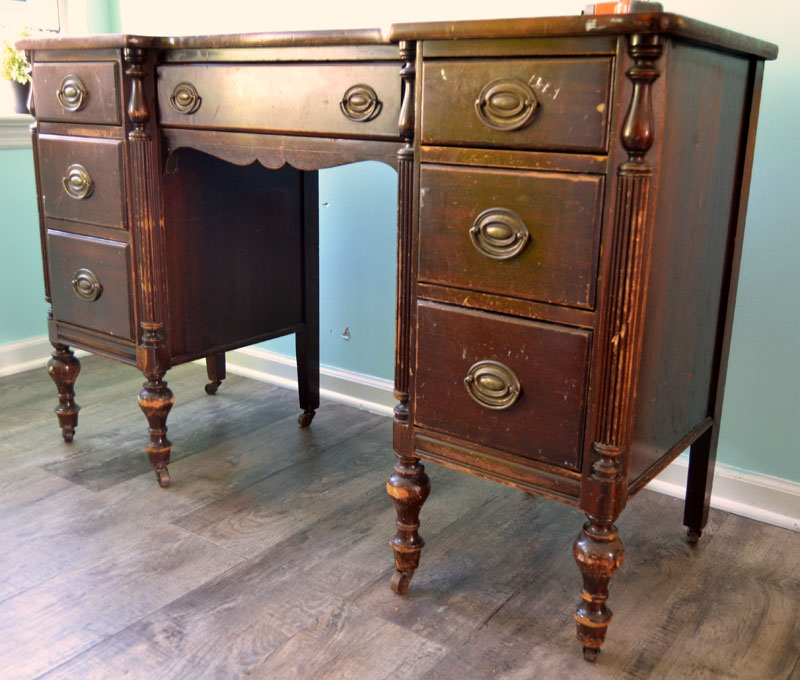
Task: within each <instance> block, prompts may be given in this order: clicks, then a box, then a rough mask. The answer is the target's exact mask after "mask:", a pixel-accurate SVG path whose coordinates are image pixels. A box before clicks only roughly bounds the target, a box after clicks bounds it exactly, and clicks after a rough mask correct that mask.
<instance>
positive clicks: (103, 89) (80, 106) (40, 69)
mask: <svg viewBox="0 0 800 680" xmlns="http://www.w3.org/2000/svg"><path fill="white" fill-rule="evenodd" d="M33 92H34V99H35V102H36V117H37V118H38V119H39V120H55V121H69V122H73V123H101V124H106V125H120V124H121V122H122V121H121V119H120V111H119V95H118V92H119V87H118V82H117V65H116V64H115V63H113V62H100V63H92V62H69V63H63V64H61V63H39V64H34V65H33Z"/></svg>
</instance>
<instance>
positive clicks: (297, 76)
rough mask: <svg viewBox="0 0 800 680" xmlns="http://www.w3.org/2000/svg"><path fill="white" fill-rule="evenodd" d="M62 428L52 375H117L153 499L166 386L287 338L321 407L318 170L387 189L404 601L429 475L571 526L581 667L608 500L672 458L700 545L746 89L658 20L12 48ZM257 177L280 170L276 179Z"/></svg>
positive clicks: (737, 58)
mask: <svg viewBox="0 0 800 680" xmlns="http://www.w3.org/2000/svg"><path fill="white" fill-rule="evenodd" d="M20 45H21V47H22V48H24V49H25V50H27V51H28V54H29V57H30V60H31V62H32V64H33V81H34V87H33V93H34V94H33V97H32V106H31V110H32V112H33V113H34V115H35V117H36V123H35V125H34V126H33V149H34V153H35V155H36V168H37V182H38V192H39V211H40V216H41V234H42V250H43V253H44V263H45V277H46V289H47V298H48V300H50V301H51V302H52V312H51V315H50V326H49V327H50V337H51V340H52V342H53V344H54V346H55V352H54V354H53V358H52V360H51V362H50V364H49V370H50V374H51V375H52V377H53V379H54V380H55V382H56V385H57V387H58V393H59V406H58V408H57V413H58V418H59V421H60V425H61V428H62V430H63V432H64V437H65V439H67V440H68V441H69V440H70V439H71V438H72V435H73V432H74V428H75V426H76V423H77V413H78V407H77V406H76V404H75V401H74V392H73V383H74V382H75V378H76V377H77V374H78V370H79V365H78V361H77V359H75V358H74V356H73V354H72V351H71V350H70V346H75V347H81V348H84V349H88V350H90V351H93V352H98V353H100V354H104V355H107V356H109V357H112V358H115V359H118V360H121V361H124V362H127V363H129V364H133V365H136V366H137V367H138V369H139V370H140V371H141V372H142V373H143V374H144V375H145V376H146V382H145V384H144V389H143V391H142V392H141V394H140V396H139V403H140V405H141V407H142V410H143V411H144V412H145V415H146V416H147V419H148V421H149V425H150V442H149V444H148V446H147V451H148V453H149V454H150V459H151V461H152V463H153V466H154V468H155V469H156V472H157V474H158V476H159V480H160V481H161V483H162V485H166V484H168V483H169V476H168V472H167V463H168V461H169V454H170V449H171V444H170V442H169V441H168V440H167V437H166V431H167V426H166V420H167V414H168V412H169V410H170V407H171V405H172V393H171V392H170V390H169V389H168V387H167V384H166V382H164V376H165V374H166V372H167V370H168V369H169V368H170V366H173V365H175V364H178V363H180V362H183V361H188V360H192V359H197V358H201V357H209V376H210V379H211V383H210V384H209V388H208V389H209V391H213V390H215V389H216V387H217V385H218V384H219V381H220V380H221V379H222V377H223V375H224V359H223V354H222V353H223V352H224V351H225V350H228V349H232V348H234V347H237V346H241V345H246V344H249V343H252V342H256V341H259V340H262V339H264V338H268V337H275V336H277V335H281V334H285V333H292V332H294V333H297V348H298V366H299V370H298V373H299V378H300V403H301V407H302V408H303V411H304V414H303V416H301V421H302V424H306V425H307V424H308V422H310V418H311V416H313V411H314V409H315V408H316V407H317V405H318V339H317V336H318V322H317V316H318V313H317V306H318V302H317V286H318V284H317V217H318V216H317V183H316V171H317V170H318V169H320V168H325V167H329V166H334V165H339V164H343V163H350V162H353V161H358V160H365V159H374V160H378V161H383V162H385V163H388V164H389V165H391V166H393V167H395V168H396V169H397V172H398V178H399V195H398V275H397V336H396V371H395V393H396V396H397V399H398V401H399V404H398V406H397V407H396V409H395V417H394V449H395V454H396V456H397V463H396V465H395V467H394V472H393V473H392V475H391V477H390V478H389V481H388V485H387V488H388V492H389V495H390V496H391V498H392V500H393V502H394V505H395V507H396V510H397V533H396V536H395V537H394V539H393V540H392V542H391V544H392V547H393V548H394V552H395V561H396V567H397V571H396V574H395V576H394V578H393V580H392V587H393V588H394V590H395V591H396V592H398V593H401V594H402V593H405V592H406V589H407V588H408V585H409V581H410V580H411V578H412V575H413V573H414V571H415V569H416V568H417V566H418V563H419V558H420V552H421V550H422V547H423V540H422V538H421V537H420V535H419V533H418V528H419V513H420V508H421V506H422V504H423V503H424V501H425V499H426V497H427V496H428V493H429V490H430V483H429V481H428V477H427V476H426V474H425V472H424V469H423V466H422V464H421V463H420V460H421V459H424V460H431V461H435V462H438V463H442V464H444V465H447V466H450V467H453V468H456V469H458V470H463V471H466V472H470V473H472V474H476V475H480V476H483V477H487V478H489V479H493V480H496V481H499V482H502V483H504V484H509V485H512V486H515V487H518V488H520V489H523V490H525V491H529V492H532V493H536V494H540V495H543V496H546V497H548V498H552V499H555V500H558V501H560V502H563V503H569V504H572V505H577V506H579V507H580V508H581V509H582V510H583V511H584V512H585V513H586V515H587V518H588V520H587V522H586V524H585V525H584V527H583V530H582V531H581V532H580V534H579V536H578V538H577V539H576V541H575V544H574V555H575V560H576V562H577V564H578V567H579V568H580V571H581V573H582V575H583V582H584V587H583V591H582V593H581V599H580V603H579V605H578V607H577V610H576V613H575V618H576V620H577V625H578V638H579V640H580V641H581V643H582V644H583V647H584V654H585V656H586V658H588V659H594V658H595V656H596V655H597V652H598V651H599V649H600V646H601V644H602V642H603V639H604V636H605V632H606V628H607V626H608V623H609V621H610V619H611V612H610V610H609V608H608V607H607V606H606V599H607V597H608V584H609V581H610V579H611V577H612V576H613V574H614V572H615V571H616V570H617V568H618V567H619V565H620V563H621V561H622V557H623V547H622V543H621V541H620V539H619V537H618V534H617V530H616V527H615V526H614V521H615V519H616V518H617V517H618V516H619V514H620V512H621V511H622V509H623V508H624V506H625V503H626V501H627V500H628V498H630V497H631V496H632V495H633V494H635V493H636V492H637V491H639V490H640V489H642V487H643V486H644V485H645V484H646V483H647V482H648V481H649V480H650V479H652V478H653V477H654V476H655V475H656V474H658V472H659V471H660V470H662V469H663V468H664V467H665V466H666V465H667V464H668V463H669V462H670V461H672V460H673V459H674V458H675V457H676V456H677V455H678V454H679V453H680V452H681V451H683V450H684V449H686V448H687V447H689V446H691V462H690V468H689V482H688V488H687V495H686V507H685V514H684V523H685V524H686V526H687V527H688V530H689V536H690V540H693V541H694V540H697V539H698V538H699V536H700V532H701V531H702V529H703V527H704V525H705V522H706V517H707V512H708V499H709V494H710V489H711V481H712V473H713V468H714V457H715V449H716V443H717V436H718V432H719V417H720V411H721V407H722V394H723V386H724V384H725V368H726V362H727V355H728V345H729V340H730V333H731V325H732V313H733V307H734V298H735V294H736V280H737V271H738V265H739V258H740V251H741V243H742V233H743V228H744V218H745V212H746V210H745V208H746V203H747V192H748V182H749V176H750V168H751V163H752V158H753V146H754V140H755V130H756V121H757V117H758V102H759V94H760V87H761V78H762V72H763V64H764V60H765V59H773V58H775V56H776V55H777V48H776V47H775V46H774V45H771V44H768V43H764V42H760V41H757V40H753V39H750V38H746V37H744V36H741V35H738V34H734V33H731V32H728V31H725V30H721V29H718V28H715V27H713V26H709V25H706V24H702V23H699V22H696V21H693V20H689V19H685V18H682V17H678V16H675V15H670V14H661V13H643V14H635V15H629V16H622V17H619V16H617V17H614V16H612V17H585V18H580V17H565V18H553V19H530V20H501V21H474V22H458V23H431V24H406V25H395V26H393V27H392V29H391V31H390V32H389V34H388V35H384V34H382V33H381V32H379V31H372V30H366V31H343V32H339V31H337V32H317V33H286V34H258V35H231V36H203V37H188V38H175V39H172V38H169V39H167V38H152V37H138V36H130V35H109V36H96V37H91V38H85V39H81V38H63V39H26V40H24V41H22V42H21V43H20ZM268 169H271V170H268Z"/></svg>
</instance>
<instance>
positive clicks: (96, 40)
mask: <svg viewBox="0 0 800 680" xmlns="http://www.w3.org/2000/svg"><path fill="white" fill-rule="evenodd" d="M632 33H660V34H663V35H672V36H675V37H678V38H681V39H684V40H689V41H691V42H697V43H702V44H706V45H711V46H714V47H717V48H721V49H725V50H729V51H734V52H741V53H745V54H751V55H753V56H756V57H760V58H763V59H775V58H776V57H777V55H778V47H777V45H774V44H772V43H769V42H765V41H763V40H757V39H756V38H751V37H748V36H746V35H742V34H741V33H736V32H734V31H729V30H727V29H724V28H720V27H718V26H714V25H712V24H707V23H704V22H702V21H697V20H695V19H690V18H687V17H683V16H680V15H677V14H670V13H665V12H646V13H638V14H622V15H598V16H590V15H586V16H567V17H541V18H532V19H488V20H473V21H436V22H420V23H406V24H393V25H392V26H391V27H390V28H389V30H388V31H381V30H380V29H357V30H330V31H287V32H279V33H236V34H224V35H201V36H181V37H157V36H140V35H127V34H106V35H93V36H64V37H57V38H22V39H20V40H18V41H17V43H16V46H17V48H18V49H23V50H41V49H86V48H97V49H100V48H126V47H128V48H131V47H139V48H154V49H165V50H169V49H233V48H254V47H288V46H314V45H375V44H388V43H392V42H397V41H400V40H456V39H459V40H464V39H494V38H555V37H575V36H582V35H612V36H613V35H629V34H632Z"/></svg>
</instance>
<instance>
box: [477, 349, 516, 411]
mask: <svg viewBox="0 0 800 680" xmlns="http://www.w3.org/2000/svg"><path fill="white" fill-rule="evenodd" d="M464 386H465V387H466V388H467V392H468V394H469V396H470V397H472V398H473V399H474V400H475V401H476V402H477V403H478V404H480V405H481V406H483V407H484V408H488V409H492V410H493V411H501V410H503V409H506V408H509V407H511V406H513V405H514V402H516V401H517V399H518V398H519V395H520V392H521V391H522V386H521V385H520V383H519V379H518V378H517V376H516V374H515V373H514V371H512V370H511V369H510V368H509V367H508V366H506V365H505V364H501V363H500V362H499V361H490V360H486V361H479V362H477V363H475V364H473V365H472V366H471V367H470V369H469V371H468V372H467V376H466V377H465V378H464Z"/></svg>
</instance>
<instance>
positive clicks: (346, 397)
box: [0, 336, 800, 531]
mask: <svg viewBox="0 0 800 680" xmlns="http://www.w3.org/2000/svg"><path fill="white" fill-rule="evenodd" d="M51 351H52V349H51V347H50V343H49V341H48V339H47V336H40V337H37V338H31V339H30V340H21V341H19V342H12V343H8V344H5V345H0V376H5V375H11V374H12V373H20V372H22V371H27V370H29V369H32V368H37V367H39V366H44V365H45V363H47V359H48V358H49V356H50V352H51ZM75 353H76V355H78V356H82V355H86V352H78V351H76V352H75ZM226 359H227V361H226V363H227V367H228V370H229V371H230V372H231V373H236V374H239V375H243V376H246V377H248V378H254V379H256V380H261V381H264V382H270V383H274V384H276V385H280V386H282V387H288V388H290V389H295V390H296V389H297V364H296V362H295V361H294V359H292V358H290V357H287V356H284V355H282V354H277V353H275V352H270V351H268V350H265V349H261V348H259V347H245V348H242V349H238V350H235V351H233V352H228V353H227V354H226ZM392 390H393V385H392V381H391V380H384V379H381V378H374V377H372V376H368V375H363V374H361V373H355V372H353V371H345V370H342V369H339V368H329V367H323V368H322V369H321V370H320V392H321V393H322V396H323V397H325V398H327V399H331V400H332V401H338V402H342V403H345V404H349V405H350V406H355V407H357V408H361V409H365V410H367V411H371V412H372V413H378V414H380V415H386V416H391V415H392V409H393V408H394V404H395V401H396V400H395V398H394V395H393V394H392ZM688 465H689V464H688V460H687V459H686V457H685V456H681V457H680V458H678V459H677V460H676V461H675V462H673V463H672V464H671V465H670V466H668V467H667V468H666V469H665V470H664V471H663V472H662V473H661V474H660V475H659V476H658V477H657V478H656V479H654V480H653V481H652V482H650V483H649V484H648V485H647V488H648V489H651V490H653V491H658V492H659V493H663V494H667V495H669V496H675V497H677V498H683V497H684V494H685V489H686V473H687V470H688ZM711 506H712V507H714V508H719V509H720V510H726V511H728V512H732V513H734V514H736V515H741V516H742V517H749V518H750V519H755V520H758V521H759V522H765V523H767V524H774V525H775V526H779V527H784V528H787V529H793V530H794V531H800V483H797V482H791V481H788V480H784V479H778V478H777V477H770V476H768V475H761V474H758V473H755V472H747V471H743V470H739V469H737V468H734V467H732V466H730V465H725V464H724V463H717V465H716V469H715V474H714V491H713V493H712V495H711Z"/></svg>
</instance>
